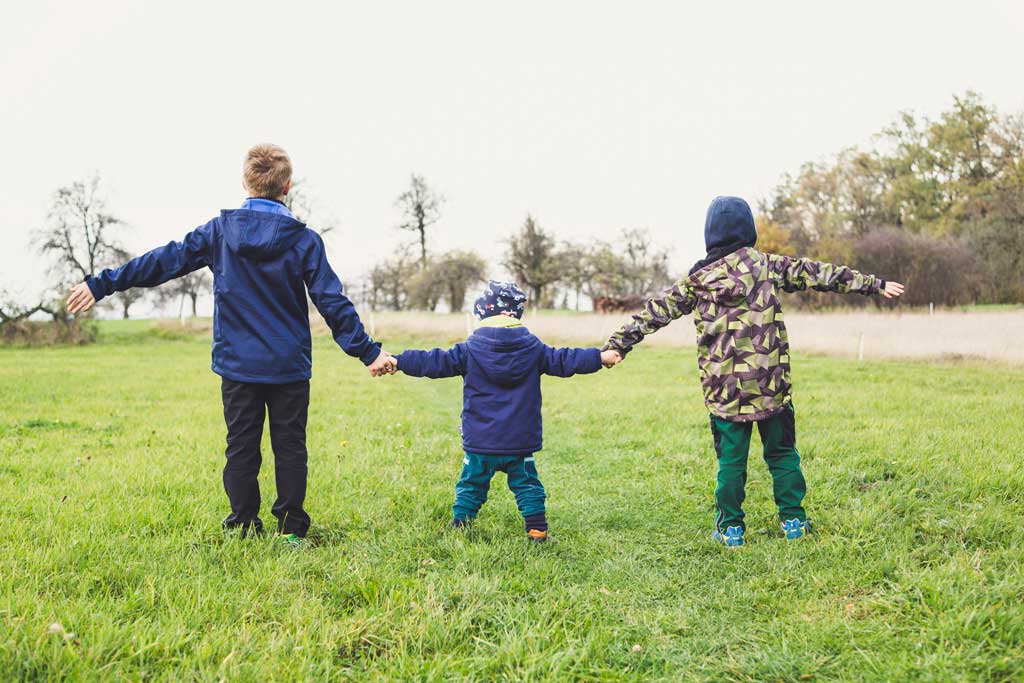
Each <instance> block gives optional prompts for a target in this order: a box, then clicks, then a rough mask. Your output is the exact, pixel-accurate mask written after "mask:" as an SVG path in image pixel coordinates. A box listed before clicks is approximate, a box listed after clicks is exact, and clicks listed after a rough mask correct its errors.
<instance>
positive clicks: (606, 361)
mask: <svg viewBox="0 0 1024 683" xmlns="http://www.w3.org/2000/svg"><path fill="white" fill-rule="evenodd" d="M621 362H622V354H621V353H619V352H618V351H616V350H614V349H608V350H607V351H602V352H601V365H603V366H605V367H606V368H612V367H615V366H616V365H618V364H619V363H621Z"/></svg>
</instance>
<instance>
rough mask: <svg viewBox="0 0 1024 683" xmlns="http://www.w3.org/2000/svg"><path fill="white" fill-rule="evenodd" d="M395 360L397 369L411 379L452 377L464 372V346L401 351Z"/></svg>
mask: <svg viewBox="0 0 1024 683" xmlns="http://www.w3.org/2000/svg"><path fill="white" fill-rule="evenodd" d="M395 360H396V361H397V363H398V369H399V370H401V371H402V372H404V373H405V374H407V375H410V376H412V377H429V378H431V379H440V378H442V377H454V376H456V375H462V374H465V372H466V345H465V344H456V345H455V346H453V347H452V348H450V349H447V350H445V349H431V350H430V351H416V350H411V351H403V352H402V353H400V354H398V355H397V356H395Z"/></svg>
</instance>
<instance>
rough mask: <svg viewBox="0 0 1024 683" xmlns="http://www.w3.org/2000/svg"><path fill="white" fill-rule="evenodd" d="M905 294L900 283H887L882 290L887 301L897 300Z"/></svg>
mask: <svg viewBox="0 0 1024 683" xmlns="http://www.w3.org/2000/svg"><path fill="white" fill-rule="evenodd" d="M902 293H903V285H901V284H900V283H898V282H886V283H885V288H884V289H882V296H884V297H885V298H886V299H895V298H896V297H898V296H899V295H900V294H902Z"/></svg>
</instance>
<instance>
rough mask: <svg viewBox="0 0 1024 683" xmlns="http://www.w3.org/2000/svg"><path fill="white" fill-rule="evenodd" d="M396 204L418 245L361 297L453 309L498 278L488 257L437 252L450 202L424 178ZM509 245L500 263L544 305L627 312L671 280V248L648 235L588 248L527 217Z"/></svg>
mask: <svg viewBox="0 0 1024 683" xmlns="http://www.w3.org/2000/svg"><path fill="white" fill-rule="evenodd" d="M396 204H397V206H398V208H399V209H400V211H401V215H402V220H401V222H400V223H399V225H398V227H399V229H401V230H407V231H410V232H412V233H413V234H414V235H415V243H414V244H410V245H408V246H406V247H400V248H399V249H398V250H397V251H396V253H395V254H393V255H392V256H389V257H388V258H386V259H384V260H382V261H380V262H379V263H377V264H376V265H374V266H373V268H372V269H371V270H370V272H369V275H368V276H367V278H366V281H365V282H364V283H363V287H362V293H361V298H363V299H364V301H365V303H367V304H369V305H370V306H371V307H372V308H375V309H386V310H395V311H400V310H425V311H433V310H436V309H437V307H438V306H439V305H440V304H441V302H442V301H443V302H444V304H445V305H446V307H447V308H448V310H450V311H461V310H464V309H465V308H466V305H467V303H468V302H467V298H466V297H467V292H469V291H470V289H471V288H473V287H475V286H477V285H479V284H481V283H483V282H484V281H485V280H486V279H487V278H488V277H489V276H492V275H494V274H493V273H491V272H490V271H489V270H488V263H487V261H486V259H484V258H483V257H482V256H481V255H480V254H478V253H476V252H473V251H470V250H452V251H448V252H444V253H440V254H433V253H432V252H431V250H430V248H429V246H428V235H427V233H428V230H429V229H430V228H431V226H433V225H434V224H436V223H437V222H438V221H439V220H440V218H441V207H442V205H443V204H444V197H443V196H442V195H440V194H439V193H437V192H436V191H435V190H433V189H432V188H431V187H430V186H429V185H428V184H427V182H426V180H425V179H424V178H423V177H421V176H418V175H413V176H412V178H411V180H410V185H409V189H408V190H406V191H405V192H403V193H402V194H401V195H399V197H398V200H397V201H396ZM503 242H504V253H503V255H502V257H501V260H500V265H501V266H502V267H503V268H504V269H505V271H507V272H508V273H509V274H510V275H511V276H512V277H513V278H514V279H515V280H516V282H518V283H519V285H520V286H521V287H522V288H523V289H524V290H525V291H526V293H527V295H528V296H529V297H530V302H531V304H530V305H531V306H534V307H538V308H553V307H556V306H561V307H564V308H570V307H572V308H576V309H577V310H578V309H579V306H580V301H581V300H582V298H583V297H584V296H586V297H589V298H590V299H591V300H592V301H594V302H598V303H600V302H605V304H606V305H607V302H613V304H612V305H614V306H616V307H619V308H628V307H629V306H630V305H632V304H635V303H636V301H637V300H639V299H640V298H642V297H643V296H644V295H646V294H650V293H652V292H655V291H657V290H659V289H661V288H663V287H665V286H667V285H668V284H670V283H671V281H672V278H671V275H670V273H669V266H668V256H669V254H668V251H667V250H665V249H662V248H660V247H658V246H656V245H655V244H654V243H653V242H652V240H651V237H650V235H649V234H648V233H647V231H645V230H638V229H626V230H623V231H622V232H621V234H620V235H619V236H618V238H617V240H616V245H615V246H614V247H613V246H612V245H611V244H609V243H606V242H600V241H599V242H594V243H589V244H582V243H577V242H572V241H560V240H558V238H557V237H556V236H555V234H554V233H553V232H552V231H550V230H547V229H545V228H544V227H542V226H541V225H540V224H539V223H538V221H537V220H536V219H535V218H534V217H533V216H532V215H527V216H526V218H525V220H524V222H523V223H522V225H521V226H520V227H519V228H517V229H515V230H513V231H512V233H511V234H510V235H509V236H508V237H507V238H506V239H505V240H504V241H503Z"/></svg>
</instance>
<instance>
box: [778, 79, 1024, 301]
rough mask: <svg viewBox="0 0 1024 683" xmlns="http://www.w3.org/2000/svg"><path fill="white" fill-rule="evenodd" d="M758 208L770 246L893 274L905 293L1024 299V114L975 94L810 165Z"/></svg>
mask: <svg viewBox="0 0 1024 683" xmlns="http://www.w3.org/2000/svg"><path fill="white" fill-rule="evenodd" d="M759 208H760V214H761V215H760V216H759V217H758V223H759V226H758V227H759V234H760V243H761V246H762V248H764V249H766V250H771V251H779V252H793V253H797V254H801V255H808V256H812V257H815V258H819V259H821V260H828V261H834V262H840V263H850V264H852V265H854V266H855V267H857V268H859V269H861V270H865V271H868V272H875V273H879V274H883V273H884V274H886V276H888V277H891V278H893V279H897V280H899V281H901V282H904V283H906V284H907V293H906V295H905V296H904V299H905V303H908V304H928V303H929V302H934V303H936V304H953V305H955V304H966V303H1011V302H1013V303H1018V302H1022V301H1024V118H1022V116H1021V114H1019V113H1018V114H1013V115H1002V114H1000V113H999V112H998V111H997V110H996V109H995V107H993V106H991V105H988V104H986V103H985V102H984V101H983V100H982V99H981V97H979V96H978V95H977V94H976V93H973V92H967V93H965V94H964V95H962V96H957V97H954V98H953V103H952V106H951V107H950V108H949V109H947V110H946V111H943V112H942V113H941V114H940V115H939V116H938V117H937V118H934V119H930V118H927V117H919V116H915V115H914V114H912V113H909V112H904V113H902V114H900V115H899V117H898V118H897V119H896V121H895V122H893V123H892V124H891V125H889V126H887V127H886V128H884V129H883V130H882V131H880V132H879V133H878V134H877V135H876V136H875V137H874V139H873V140H872V144H871V146H870V147H867V148H859V147H851V148H848V149H844V150H842V151H841V152H839V153H838V154H836V155H835V156H834V157H832V158H831V159H829V160H827V161H824V162H808V163H806V164H804V165H803V166H802V167H801V168H800V170H799V171H798V172H797V173H796V174H792V175H786V176H784V177H783V179H782V181H781V182H780V183H779V184H778V186H777V187H776V188H775V189H774V191H773V192H772V193H771V195H770V196H769V197H767V198H766V199H765V200H763V201H762V202H761V203H760V206H759ZM803 298H804V300H805V302H807V303H811V304H813V303H815V298H814V295H803Z"/></svg>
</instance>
